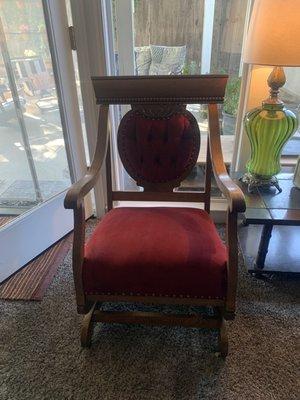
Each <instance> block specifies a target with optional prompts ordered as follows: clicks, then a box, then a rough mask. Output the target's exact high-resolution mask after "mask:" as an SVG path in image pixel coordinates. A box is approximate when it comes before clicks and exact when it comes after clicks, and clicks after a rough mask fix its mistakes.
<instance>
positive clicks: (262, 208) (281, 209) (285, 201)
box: [232, 173, 300, 272]
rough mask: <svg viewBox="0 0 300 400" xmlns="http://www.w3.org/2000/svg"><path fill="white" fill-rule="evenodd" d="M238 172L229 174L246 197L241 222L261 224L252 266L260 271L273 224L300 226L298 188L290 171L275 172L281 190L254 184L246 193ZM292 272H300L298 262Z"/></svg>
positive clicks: (246, 189) (299, 191)
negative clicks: (288, 172)
mask: <svg viewBox="0 0 300 400" xmlns="http://www.w3.org/2000/svg"><path fill="white" fill-rule="evenodd" d="M241 176H242V173H235V174H232V177H233V179H234V180H235V182H236V183H237V184H238V185H239V187H240V188H241V189H242V191H243V193H244V195H245V199H246V206H247V209H246V212H245V213H244V215H243V224H244V225H249V224H253V225H263V229H262V234H261V238H260V242H259V247H258V252H257V256H256V260H255V263H254V268H253V270H254V271H262V270H264V267H265V260H266V256H267V253H268V249H269V243H270V239H271V237H272V231H273V227H274V226H275V225H289V226H300V189H297V188H296V187H294V186H293V181H292V177H293V176H292V174H287V173H282V174H279V175H278V181H279V185H280V187H281V188H282V192H281V193H279V192H278V191H277V190H276V189H275V188H267V187H259V188H255V189H254V190H253V192H251V193H249V192H248V188H247V186H246V185H245V184H243V183H241V182H240V181H239V178H240V177H241ZM241 229H243V228H241ZM297 229H298V228H297ZM286 246H288V243H286ZM299 247H300V229H299ZM295 272H300V265H299V269H298V271H295Z"/></svg>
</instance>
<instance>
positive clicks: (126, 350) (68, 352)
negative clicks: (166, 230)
mask: <svg viewBox="0 0 300 400" xmlns="http://www.w3.org/2000/svg"><path fill="white" fill-rule="evenodd" d="M88 226H89V227H90V223H89V224H88ZM107 307H108V308H114V307H113V306H112V305H107ZM121 307H122V308H127V306H126V305H121ZM133 307H136V306H135V305H134V306H133ZM153 309H156V308H155V307H153ZM81 320H82V316H78V315H77V313H76V304H75V293H74V286H73V278H72V268H71V253H70V252H69V254H68V255H67V257H66V258H65V260H64V262H63V263H62V264H61V266H60V267H59V269H58V271H57V274H56V276H55V277H54V280H53V281H52V284H51V285H50V287H49V289H48V290H47V292H46V294H45V296H44V298H43V300H42V301H41V302H8V301H0V331H1V335H0V369H1V371H0V375H1V378H0V398H1V400H20V399H21V400H44V399H45V400H67V399H70V400H71V399H72V400H85V399H88V400H296V399H299V389H300V388H299V379H298V376H299V363H298V361H299V352H298V351H297V341H298V343H299V335H298V333H299V281H296V282H294V281H291V280H288V281H284V280H282V279H276V278H273V279H270V280H259V279H256V278H254V277H253V276H251V275H250V274H248V273H247V272H246V271H245V268H244V266H243V263H242V260H241V259H240V272H239V287H238V307H237V316H236V319H235V321H232V322H228V334H229V345H230V348H229V355H228V357H227V359H226V361H223V360H222V359H220V358H219V357H217V356H216V353H215V351H216V346H217V333H216V332H212V331H209V330H198V329H189V328H181V327H171V328H170V327H149V326H148V327H147V326H142V325H119V324H98V325H97V327H96V329H95V334H94V336H93V344H92V347H91V349H89V350H88V349H81V347H80V343H79V332H80V324H81Z"/></svg>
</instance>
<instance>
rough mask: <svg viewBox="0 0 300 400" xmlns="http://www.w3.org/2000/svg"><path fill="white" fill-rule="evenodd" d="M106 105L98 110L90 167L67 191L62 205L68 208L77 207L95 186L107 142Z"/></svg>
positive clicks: (107, 108)
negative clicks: (95, 140)
mask: <svg viewBox="0 0 300 400" xmlns="http://www.w3.org/2000/svg"><path fill="white" fill-rule="evenodd" d="M108 110H109V106H108V105H101V106H100V111H99V121H98V134H97V143H96V149H95V153H94V157H93V161H92V164H91V167H90V168H89V169H88V171H87V173H86V175H85V176H84V177H83V178H81V179H80V180H79V181H78V182H76V183H74V184H73V185H72V186H71V187H70V189H69V190H68V191H67V194H66V197H65V201H64V206H65V208H69V209H73V210H75V209H78V208H79V207H80V204H81V203H82V201H83V198H84V196H85V195H86V194H87V193H88V192H89V191H90V190H91V189H92V188H93V187H94V186H95V182H96V180H97V177H98V174H99V171H100V169H101V166H102V164H103V161H104V159H105V156H106V151H107V144H108Z"/></svg>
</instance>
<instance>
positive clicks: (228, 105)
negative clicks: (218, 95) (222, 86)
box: [222, 77, 241, 135]
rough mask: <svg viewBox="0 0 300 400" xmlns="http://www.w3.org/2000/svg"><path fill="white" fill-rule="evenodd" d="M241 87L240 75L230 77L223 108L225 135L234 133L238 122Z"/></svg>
mask: <svg viewBox="0 0 300 400" xmlns="http://www.w3.org/2000/svg"><path fill="white" fill-rule="evenodd" d="M240 88H241V78H240V77H230V78H229V80H228V83H227V86H226V92H225V97H224V103H223V110H222V115H223V119H222V131H223V135H233V134H234V130H235V123H236V114H237V109H238V105H239V98H240Z"/></svg>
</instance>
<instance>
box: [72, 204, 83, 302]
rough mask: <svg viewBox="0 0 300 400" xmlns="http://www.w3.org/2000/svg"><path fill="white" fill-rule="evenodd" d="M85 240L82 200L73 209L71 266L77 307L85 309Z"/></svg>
mask: <svg viewBox="0 0 300 400" xmlns="http://www.w3.org/2000/svg"><path fill="white" fill-rule="evenodd" d="M84 242H85V212H84V205H83V201H82V203H81V204H80V206H79V207H78V208H75V209H74V233H73V250H72V268H73V277H74V284H75V292H76V301H77V306H78V307H79V308H83V309H85V304H86V299H85V294H84V291H83V282H82V263H83V258H84Z"/></svg>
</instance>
